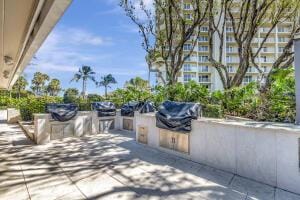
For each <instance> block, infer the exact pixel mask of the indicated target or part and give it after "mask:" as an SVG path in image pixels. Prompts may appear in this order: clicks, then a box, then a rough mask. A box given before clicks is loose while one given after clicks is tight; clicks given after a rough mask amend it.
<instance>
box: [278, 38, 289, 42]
mask: <svg viewBox="0 0 300 200" xmlns="http://www.w3.org/2000/svg"><path fill="white" fill-rule="evenodd" d="M287 40H288V39H287V38H285V37H278V42H286V41H287Z"/></svg>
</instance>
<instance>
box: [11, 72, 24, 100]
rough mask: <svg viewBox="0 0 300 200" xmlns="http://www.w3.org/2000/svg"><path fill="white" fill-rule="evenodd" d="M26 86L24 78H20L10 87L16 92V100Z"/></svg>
mask: <svg viewBox="0 0 300 200" xmlns="http://www.w3.org/2000/svg"><path fill="white" fill-rule="evenodd" d="M27 85H28V81H27V80H26V78H25V76H20V77H19V78H18V80H17V81H16V83H15V84H14V86H13V87H12V89H13V90H14V91H16V92H17V94H18V98H20V97H21V93H22V92H24V91H25V89H26V86H27Z"/></svg>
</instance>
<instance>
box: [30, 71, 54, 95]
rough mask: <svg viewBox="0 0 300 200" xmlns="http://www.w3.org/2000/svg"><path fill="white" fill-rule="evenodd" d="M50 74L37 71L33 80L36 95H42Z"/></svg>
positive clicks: (33, 89)
mask: <svg viewBox="0 0 300 200" xmlns="http://www.w3.org/2000/svg"><path fill="white" fill-rule="evenodd" d="M49 79H50V78H49V76H48V75H47V74H43V73H41V72H35V73H34V75H33V79H32V80H31V89H32V91H33V92H34V93H35V95H42V94H43V93H44V90H45V84H46V81H49Z"/></svg>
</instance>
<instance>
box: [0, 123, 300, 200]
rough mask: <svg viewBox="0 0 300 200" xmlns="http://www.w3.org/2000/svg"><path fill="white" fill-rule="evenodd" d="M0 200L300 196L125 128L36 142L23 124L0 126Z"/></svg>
mask: <svg viewBox="0 0 300 200" xmlns="http://www.w3.org/2000/svg"><path fill="white" fill-rule="evenodd" d="M299 187H300V186H299ZM0 199H1V200H2V199H5V200H22V199H38V200H43V199H45V200H51V199H64V200H65V199H70V200H75V199H109V200H113V199H174V200H185V199H201V200H202V199H228V200H235V199H263V200H269V199H271V200H274V199H276V200H294V199H299V200H300V196H298V195H296V194H292V193H289V192H286V191H283V190H280V189H275V188H273V187H270V186H267V185H264V184H260V183H257V182H254V181H251V180H249V179H245V178H242V177H239V176H234V175H233V174H230V173H227V172H223V171H220V170H215V169H212V168H210V167H207V166H204V165H200V164H196V163H194V162H190V161H187V160H184V159H181V158H178V157H175V156H172V155H169V154H166V153H162V152H160V151H157V150H154V149H151V148H149V147H146V146H144V145H140V144H137V143H136V142H135V141H134V140H133V139H132V138H131V137H130V134H128V133H124V132H114V133H111V134H101V135H97V136H91V137H85V138H80V139H79V138H68V139H64V140H62V141H53V142H52V143H51V144H48V145H43V146H36V145H32V144H31V143H30V141H28V140H27V138H26V137H25V136H24V134H23V133H22V131H21V130H20V129H19V127H18V126H12V125H11V126H8V125H6V124H0Z"/></svg>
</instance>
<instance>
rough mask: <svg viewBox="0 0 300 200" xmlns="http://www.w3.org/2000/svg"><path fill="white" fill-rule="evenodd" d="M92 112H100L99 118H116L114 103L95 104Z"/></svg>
mask: <svg viewBox="0 0 300 200" xmlns="http://www.w3.org/2000/svg"><path fill="white" fill-rule="evenodd" d="M92 110H94V111H97V112H98V117H111V116H116V106H115V104H114V103H112V102H93V103H92Z"/></svg>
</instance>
